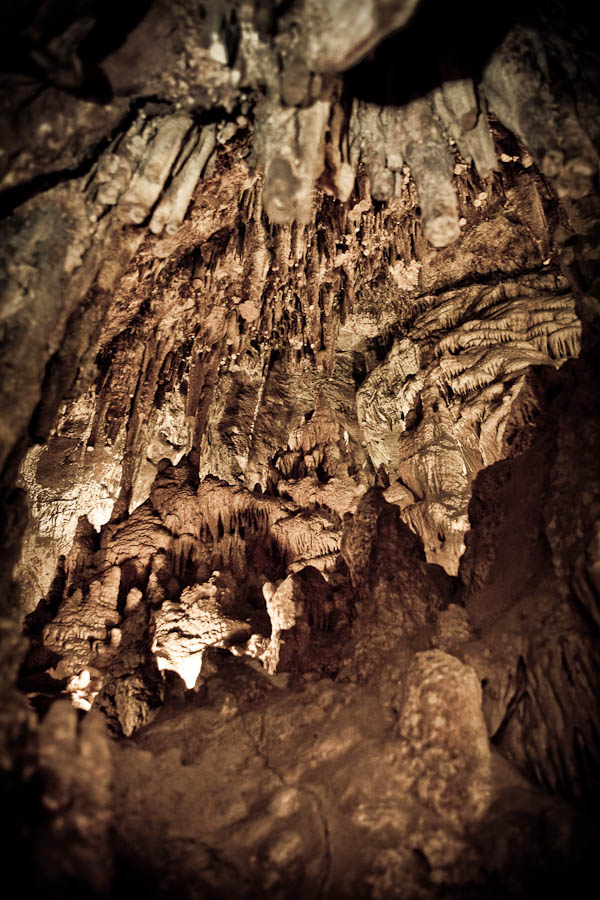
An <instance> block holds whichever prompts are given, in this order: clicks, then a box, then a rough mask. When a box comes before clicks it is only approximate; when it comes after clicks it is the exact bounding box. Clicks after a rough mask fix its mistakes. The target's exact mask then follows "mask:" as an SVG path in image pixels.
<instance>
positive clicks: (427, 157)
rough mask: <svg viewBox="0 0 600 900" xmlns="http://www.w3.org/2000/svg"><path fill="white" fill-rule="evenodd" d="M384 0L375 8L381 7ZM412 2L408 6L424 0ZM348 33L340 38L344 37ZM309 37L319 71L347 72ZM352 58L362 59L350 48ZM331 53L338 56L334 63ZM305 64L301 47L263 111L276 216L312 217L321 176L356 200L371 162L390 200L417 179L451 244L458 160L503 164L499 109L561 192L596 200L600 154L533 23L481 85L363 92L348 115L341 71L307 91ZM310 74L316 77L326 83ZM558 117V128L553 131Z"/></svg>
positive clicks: (468, 81)
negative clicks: (382, 99) (388, 97)
mask: <svg viewBox="0 0 600 900" xmlns="http://www.w3.org/2000/svg"><path fill="white" fill-rule="evenodd" d="M351 5H352V4H351ZM382 5H385V4H381V3H380V4H370V7H373V10H375V11H377V10H379V7H381V6H382ZM325 6H326V7H327V6H328V5H327V4H325ZM329 6H331V4H329ZM405 6H406V7H407V10H405V11H406V12H408V7H412V6H414V4H411V3H407V4H405ZM370 7H369V8H370ZM373 10H371V12H372V13H373V15H374V14H375V13H374V12H373ZM323 15H325V13H323ZM366 16H367V18H368V16H369V14H368V13H366ZM317 18H318V20H319V21H320V17H319V16H317ZM352 31H353V33H354V34H356V33H357V31H358V29H356V28H354V29H353V30H352ZM366 33H368V34H369V33H370V31H369V28H367V29H366ZM380 36H381V35H380ZM309 37H311V36H310V35H309ZM336 40H337V41H338V44H339V36H338V38H336ZM308 43H309V53H308V58H309V62H310V60H311V59H313V57H314V60H315V61H314V65H315V68H316V69H317V70H320V71H323V70H324V69H325V70H326V71H334V70H335V71H340V70H341V65H340V62H341V59H340V60H337V57H336V53H335V52H334V50H333V49H332V48H331V47H329V44H328V41H327V40H325V39H323V40H321V41H319V40H317V38H316V37H314V35H313V36H312V37H311V40H309V42H308ZM334 43H335V41H334ZM313 45H314V46H317V45H318V46H319V48H320V51H321V57H320V61H318V62H317V58H316V56H314V54H313V56H311V53H310V48H311V47H313ZM361 46H362V45H361ZM328 54H329V56H328ZM342 57H343V59H344V60H346V61H347V60H348V59H354V57H353V55H352V53H348V52H346V54H345V55H344V54H341V58H342ZM324 59H325V60H327V59H331V60H332V61H334V62H332V64H331V66H328V65H327V64H326V62H323V60H324ZM286 65H287V68H286ZM298 65H299V63H298V59H297V58H296V57H294V55H293V53H292V54H291V55H290V57H289V58H288V61H287V63H285V62H284V70H283V74H282V76H281V85H280V86H279V88H278V89H275V90H274V91H272V92H271V94H270V95H269V96H268V98H267V99H265V100H264V101H263V102H262V103H261V104H260V105H259V107H257V110H256V120H255V121H256V147H257V151H258V154H257V155H258V157H259V159H260V160H261V162H262V166H263V168H264V176H265V187H264V205H265V210H266V212H267V215H268V217H269V219H270V220H271V221H272V222H274V223H279V224H285V223H290V222H292V221H296V222H299V223H302V224H308V223H309V222H310V221H311V220H312V207H313V198H314V186H315V183H316V182H317V181H318V182H319V184H320V185H321V186H322V187H323V188H324V189H325V190H326V191H328V192H329V193H331V194H332V195H334V196H335V197H336V198H337V199H338V200H340V201H342V202H346V201H347V200H348V199H349V198H350V196H351V194H352V191H353V187H354V183H355V178H356V175H357V172H358V170H359V167H361V166H362V167H364V169H365V170H366V172H367V174H368V176H369V180H370V191H371V195H372V197H373V198H374V199H376V200H379V201H384V202H387V201H390V200H392V199H393V198H398V197H400V196H401V194H402V183H403V180H405V179H407V178H409V177H412V179H413V180H414V184H415V186H416V190H417V193H418V199H419V206H420V210H421V217H422V224H423V231H424V233H425V236H426V238H427V239H428V240H429V242H430V243H431V244H432V245H433V246H434V247H445V246H447V245H449V244H451V243H452V242H453V241H455V240H456V239H457V238H458V236H459V234H460V226H459V211H458V203H457V196H456V186H455V183H454V169H455V166H456V165H457V164H458V165H462V164H464V163H465V162H466V163H468V164H470V163H473V164H474V165H475V167H476V169H477V173H478V175H479V177H480V179H481V180H482V181H485V180H486V179H488V178H489V177H491V175H492V173H493V172H494V170H496V169H497V168H498V160H497V155H496V150H495V147H494V141H493V137H492V132H491V128H490V121H489V119H488V110H489V112H490V113H491V114H493V116H494V117H496V118H497V119H498V120H499V121H500V122H501V123H502V125H503V126H504V127H506V128H508V129H509V130H510V131H511V132H513V133H514V134H515V135H516V136H517V137H518V139H519V140H521V141H522V142H523V144H524V145H525V146H526V147H528V148H529V150H530V152H531V154H532V158H533V160H534V162H535V163H536V164H537V165H538V166H539V168H540V169H541V170H542V171H543V172H544V174H545V175H546V176H547V177H548V178H549V179H550V181H551V182H552V183H553V186H554V188H555V190H556V192H557V194H558V196H560V197H561V198H566V199H569V198H570V199H578V198H580V197H582V196H584V195H585V194H586V193H587V192H588V191H589V189H590V187H591V183H592V179H593V176H594V174H595V173H596V172H597V171H598V154H597V151H596V149H595V148H594V145H593V142H592V140H591V139H590V136H589V135H588V134H587V133H586V132H585V130H584V128H583V127H582V124H581V123H580V121H579V118H578V115H577V111H576V107H575V104H574V103H573V102H572V101H571V100H570V99H569V98H567V97H566V96H565V95H564V94H561V95H560V96H559V95H558V94H557V92H556V90H555V89H553V87H552V85H551V83H550V80H549V77H548V75H547V73H548V71H549V63H548V53H547V49H546V48H545V47H544V45H543V42H542V40H541V39H540V37H539V35H537V33H535V32H533V31H531V30H529V29H527V28H525V27H522V26H515V27H514V28H513V29H512V30H511V31H510V32H509V34H508V36H507V37H506V39H505V40H504V41H503V43H502V44H501V45H500V47H499V48H498V49H497V50H496V51H495V52H494V54H493V56H492V57H491V59H490V61H489V63H488V64H487V66H486V67H485V69H484V72H483V76H482V79H481V81H480V82H479V83H476V82H475V81H474V80H473V79H472V78H470V77H467V78H464V77H462V78H456V79H452V80H446V81H444V80H441V82H440V85H439V86H438V87H435V88H434V89H432V90H431V91H429V92H428V93H426V94H424V95H423V96H420V97H415V98H413V99H411V100H409V101H408V102H406V103H405V104H404V105H400V106H394V107H392V106H381V105H377V104H375V103H369V102H366V101H363V100H356V99H355V100H354V101H353V104H352V107H351V110H350V111H349V112H347V111H346V112H343V111H342V109H341V106H340V104H339V103H338V102H337V99H336V96H337V95H338V94H339V83H338V82H336V81H335V79H333V80H332V79H331V78H330V81H329V82H328V87H327V86H325V82H324V81H323V79H322V78H321V77H320V76H319V80H318V84H319V86H320V90H319V91H318V92H317V93H316V94H315V93H314V90H313V93H312V94H311V91H310V89H309V87H307V89H306V91H305V92H303V93H302V92H301V93H302V96H301V98H300V99H298V97H296V95H295V94H294V92H291V93H290V91H289V90H288V89H286V85H287V84H288V81H289V80H290V79H291V77H292V74H294V73H295V75H297V74H298V72H297V70H298ZM304 67H306V63H304ZM288 70H289V71H288ZM286 73H287V75H288V78H287V79H286ZM309 75H310V73H308V72H307V74H306V80H307V85H311V84H312V85H313V88H314V78H313V80H312V81H311V79H310V78H309ZM548 121H551V122H554V123H556V126H557V127H555V128H548V127H547V123H548Z"/></svg>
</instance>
